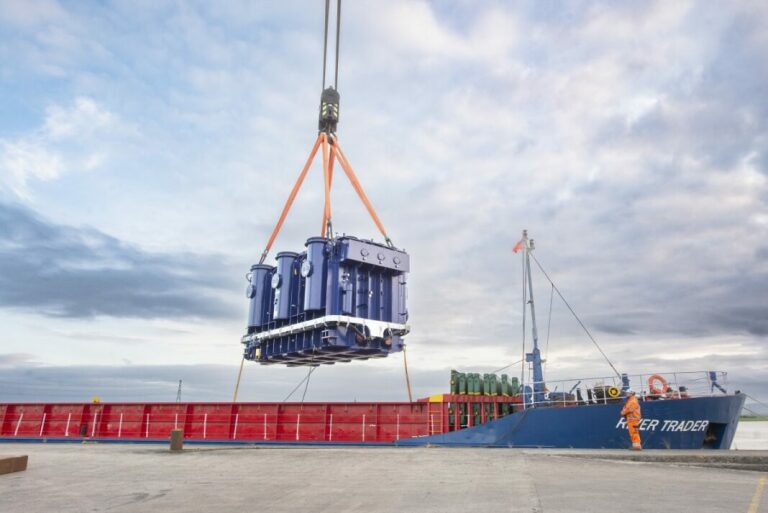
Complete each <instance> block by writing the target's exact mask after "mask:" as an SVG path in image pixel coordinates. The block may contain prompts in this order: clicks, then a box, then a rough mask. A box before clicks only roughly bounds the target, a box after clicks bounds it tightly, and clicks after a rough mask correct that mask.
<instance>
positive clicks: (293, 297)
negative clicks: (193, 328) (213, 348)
mask: <svg viewBox="0 0 768 513" xmlns="http://www.w3.org/2000/svg"><path fill="white" fill-rule="evenodd" d="M306 248H307V249H306V251H304V252H303V253H294V252H290V251H284V252H281V253H278V254H277V257H276V260H277V263H276V265H275V266H270V265H263V264H260V265H254V266H252V267H251V272H250V273H249V275H248V279H249V285H248V287H247V292H246V295H247V297H248V298H249V300H250V309H249V315H248V333H247V334H246V335H245V336H243V338H242V343H243V344H244V346H245V349H244V355H245V358H246V359H248V360H253V361H257V362H259V363H261V364H265V365H268V364H285V365H289V366H295V365H313V366H314V365H321V364H333V363H336V362H348V361H351V360H366V359H369V358H382V357H386V356H387V355H388V354H389V353H391V352H394V351H402V349H403V346H404V342H403V337H404V336H405V335H406V334H407V333H408V332H409V329H410V328H409V326H408V325H407V324H406V323H407V320H408V310H407V307H406V274H407V273H408V271H409V270H410V258H409V256H408V254H407V253H406V252H405V251H401V250H399V249H396V248H393V247H389V246H386V245H383V244H377V243H375V242H371V241H366V240H360V239H357V238H355V237H351V236H343V237H336V238H333V239H326V238H323V237H312V238H310V239H309V240H307V242H306Z"/></svg>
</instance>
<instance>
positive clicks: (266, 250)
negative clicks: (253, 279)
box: [259, 134, 323, 264]
mask: <svg viewBox="0 0 768 513" xmlns="http://www.w3.org/2000/svg"><path fill="white" fill-rule="evenodd" d="M322 140H323V137H322V134H321V135H318V136H317V140H316V141H315V145H314V146H313V147H312V151H311V152H310V153H309V158H307V162H306V164H304V169H302V170H301V174H299V178H298V179H297V180H296V183H295V184H294V185H293V189H291V194H290V195H289V196H288V200H287V201H286V202H285V206H284V207H283V211H282V212H281V213H280V218H279V219H278V220H277V224H276V225H275V228H274V230H272V235H270V237H269V242H267V247H266V248H264V252H263V253H262V254H261V259H260V260H259V263H260V264H263V263H264V260H265V259H266V258H267V254H268V253H269V250H270V249H271V248H272V243H274V242H275V238H276V237H277V234H278V233H280V228H282V226H283V222H285V218H286V216H287V215H288V211H289V210H290V209H291V205H293V200H295V199H296V194H298V192H299V189H300V188H301V184H302V183H304V178H306V176H307V172H308V171H309V168H310V166H311V165H312V161H313V160H315V155H316V154H317V150H318V148H320V143H321V142H322Z"/></svg>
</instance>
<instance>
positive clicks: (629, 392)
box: [627, 390, 635, 395]
mask: <svg viewBox="0 0 768 513" xmlns="http://www.w3.org/2000/svg"><path fill="white" fill-rule="evenodd" d="M629 394H631V395H635V391H634V390H627V395H629Z"/></svg>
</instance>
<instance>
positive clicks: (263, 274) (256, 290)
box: [246, 264, 273, 328]
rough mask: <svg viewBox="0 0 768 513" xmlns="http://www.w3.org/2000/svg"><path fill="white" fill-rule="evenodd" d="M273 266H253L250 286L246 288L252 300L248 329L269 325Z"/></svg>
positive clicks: (247, 294)
mask: <svg viewBox="0 0 768 513" xmlns="http://www.w3.org/2000/svg"><path fill="white" fill-rule="evenodd" d="M272 269H273V267H272V266H271V265H265V264H256V265H253V266H251V274H250V284H249V285H248V287H247V288H246V296H248V298H249V299H250V307H249V310H248V327H249V328H258V327H259V326H261V325H262V324H266V323H267V315H266V314H267V312H268V311H269V305H268V304H267V302H268V301H269V275H270V274H271V273H272Z"/></svg>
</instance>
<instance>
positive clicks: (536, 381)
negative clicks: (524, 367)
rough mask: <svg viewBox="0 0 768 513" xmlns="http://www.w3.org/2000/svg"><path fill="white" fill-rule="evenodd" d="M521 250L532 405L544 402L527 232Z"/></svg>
mask: <svg viewBox="0 0 768 513" xmlns="http://www.w3.org/2000/svg"><path fill="white" fill-rule="evenodd" d="M521 242H522V243H523V249H524V250H525V255H524V258H525V260H524V261H525V267H524V271H525V275H524V279H525V280H526V281H527V282H528V304H529V305H531V334H532V335H533V350H532V351H531V352H530V353H525V361H526V362H528V363H530V364H532V367H533V404H541V403H543V402H544V390H545V389H546V387H545V386H544V372H543V370H542V366H541V351H539V330H538V328H537V327H536V307H535V305H534V302H533V279H532V278H531V256H530V253H531V251H533V250H534V249H536V248H535V246H534V244H533V239H529V238H528V230H523V238H522V239H521Z"/></svg>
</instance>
